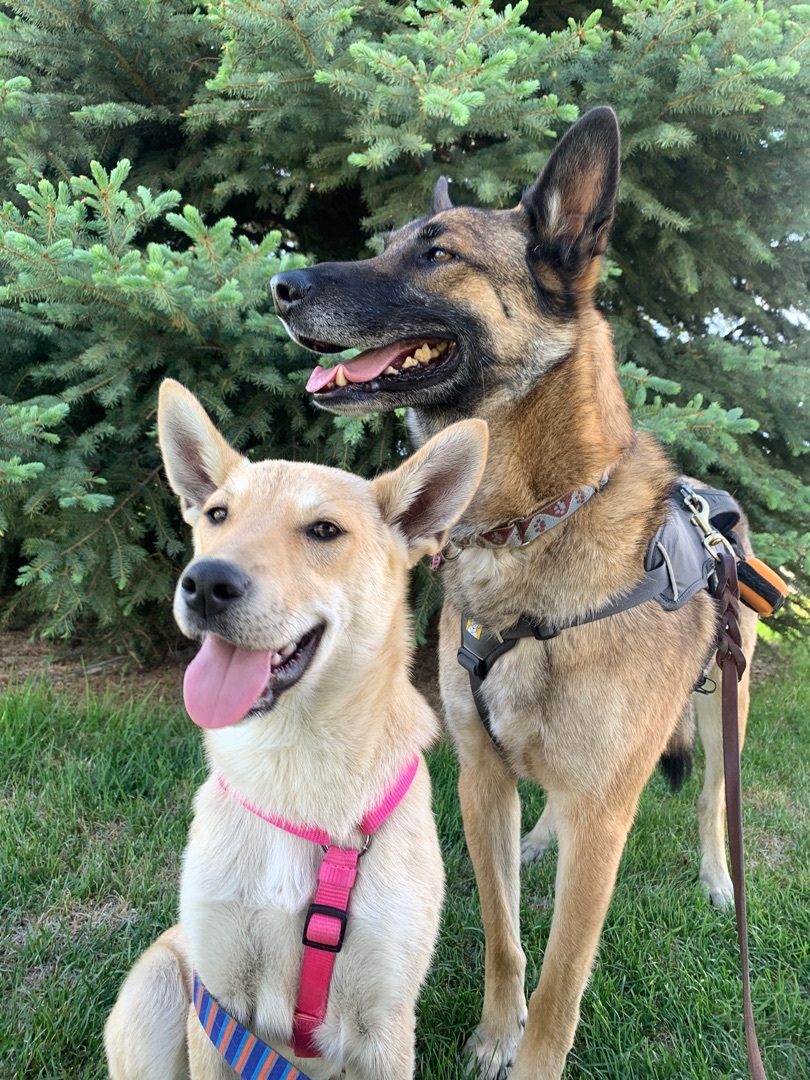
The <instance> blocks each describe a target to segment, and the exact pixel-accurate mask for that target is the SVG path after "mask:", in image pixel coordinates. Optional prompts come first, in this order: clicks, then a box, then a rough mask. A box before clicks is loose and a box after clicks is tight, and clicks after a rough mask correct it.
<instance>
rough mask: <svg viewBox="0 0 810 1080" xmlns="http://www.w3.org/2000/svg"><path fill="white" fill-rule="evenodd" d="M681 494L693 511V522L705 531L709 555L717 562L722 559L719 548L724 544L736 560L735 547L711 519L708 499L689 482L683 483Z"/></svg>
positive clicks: (697, 527) (684, 502)
mask: <svg viewBox="0 0 810 1080" xmlns="http://www.w3.org/2000/svg"><path fill="white" fill-rule="evenodd" d="M681 495H682V497H683V505H684V506H685V507H686V509H687V510H690V511H691V513H692V517H691V522H692V524H693V525H694V526H695V528H696V529H700V531H701V532H702V533H703V546H704V548H705V549H706V551H707V552H708V553H709V555H711V557H712V559H714V561H715V562H719V561H720V552H719V551H718V550H717V548H718V547H720V546H721V545H722V546H723V547H725V548H726V549H727V550H728V551H729V552H730V554H731V555H732V556H733V558H734V561H735V562H736V560H737V555H736V552H735V551H734V548H733V547H732V546H731V544H730V543H729V541H728V540H727V539H726V538H725V536H723V534H722V533H720V532H718V531H717V529H715V528H714V526H713V525H712V523H711V522H710V521H709V504H708V503H707V502H706V500H705V499H704V498H702V497H701V496H700V495H698V494H697V492H696V491H693V490H692V488H691V487H689V485H688V484H682V485H681Z"/></svg>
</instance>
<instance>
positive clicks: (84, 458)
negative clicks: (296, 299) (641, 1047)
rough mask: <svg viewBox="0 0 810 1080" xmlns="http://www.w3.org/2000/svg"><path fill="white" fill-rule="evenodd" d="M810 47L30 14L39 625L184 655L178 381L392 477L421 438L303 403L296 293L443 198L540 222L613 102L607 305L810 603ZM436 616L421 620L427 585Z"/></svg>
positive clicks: (2, 468)
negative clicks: (293, 278) (615, 203)
mask: <svg viewBox="0 0 810 1080" xmlns="http://www.w3.org/2000/svg"><path fill="white" fill-rule="evenodd" d="M808 28H810V7H808V6H799V5H793V6H788V5H786V4H785V3H783V2H782V0H772V2H770V3H768V4H765V3H752V2H750V0H724V2H722V3H718V2H715V0H690V2H689V3H687V2H685V0H618V2H617V3H614V5H613V7H612V8H611V9H610V10H608V11H606V12H605V13H602V12H601V11H592V10H591V9H590V8H589V7H588V6H587V5H585V4H582V3H579V4H576V5H573V6H572V5H568V4H567V5H563V4H561V3H548V4H546V3H540V2H539V0H533V2H532V3H531V4H528V3H527V2H526V0H522V2H521V3H518V4H517V5H516V6H514V7H513V6H512V5H507V6H499V7H497V8H496V7H495V6H494V5H493V3H492V0H460V2H457V3H447V4H442V3H439V2H437V0H420V2H418V3H415V4H390V3H386V2H385V0H371V2H370V3H367V4H364V5H362V6H355V5H350V4H347V3H345V2H344V0H302V2H300V3H298V4H297V6H295V7H291V6H290V5H289V4H287V3H286V2H282V0H263V3H262V4H261V5H257V4H255V3H253V2H249V0H221V2H218V3H213V2H212V3H210V4H209V5H208V10H207V11H201V10H199V9H197V8H195V7H194V6H192V5H190V4H184V3H179V2H177V0H163V2H158V0H136V2H133V3H131V4H128V5H120V4H118V3H116V2H115V0H48V3H44V2H40V0H27V2H26V3H20V4H15V5H4V6H3V7H2V8H0V111H2V116H3V133H4V136H5V147H6V150H5V155H3V156H4V157H5V158H6V165H5V169H4V170H3V168H2V167H0V185H2V187H3V189H4V190H3V195H4V197H5V198H6V199H7V203H6V206H5V207H4V209H3V212H2V219H0V267H2V268H3V269H4V272H5V285H4V286H3V288H2V292H0V320H2V325H3V329H4V331H5V336H6V349H5V350H4V354H3V358H2V359H0V433H2V434H0V440H1V441H0V512H2V514H3V515H4V517H3V518H2V519H0V529H2V530H4V533H5V535H4V537H3V539H2V541H0V543H2V544H3V547H2V548H0V558H1V559H2V563H0V565H1V566H2V572H3V574H4V577H5V594H6V596H7V597H8V599H9V601H11V602H10V605H9V610H10V612H11V615H12V616H14V615H15V613H16V615H17V616H18V617H20V618H21V617H22V616H23V613H27V614H28V615H29V616H31V615H33V616H35V617H36V619H37V620H38V625H39V628H40V629H41V630H44V631H46V632H48V633H58V634H65V633H69V632H71V631H72V630H74V629H75V628H76V627H77V626H81V625H83V623H84V622H86V621H88V620H89V621H90V622H100V623H101V624H103V625H105V626H107V627H109V632H110V635H111V636H113V637H115V638H116V639H118V640H121V638H122V635H123V636H124V637H125V638H126V640H127V641H128V642H129V643H130V644H131V645H132V647H133V648H135V649H136V650H137V648H138V646H137V642H138V641H139V640H140V638H139V635H140V632H141V630H143V629H145V628H148V633H144V635H143V640H144V641H146V640H149V638H150V637H151V636H152V635H153V634H154V629H155V625H156V621H157V622H160V620H161V619H162V620H163V621H162V623H160V625H161V626H162V627H163V628H165V627H166V626H167V624H168V619H167V616H166V611H167V609H166V606H165V605H164V606H163V607H162V608H158V607H156V604H155V601H157V600H158V599H164V598H165V597H167V596H168V595H169V594H170V591H171V581H172V578H173V576H174V574H175V573H176V565H177V562H178V560H179V558H180V557H181V551H182V540H181V536H182V533H181V532H180V530H179V528H178V524H177V520H176V517H175V511H174V508H173V505H172V501H171V500H170V498H169V496H168V494H167V492H166V491H165V487H164V485H163V484H162V481H161V479H160V474H159V469H158V457H157V453H156V450H155V446H154V432H153V430H152V429H153V425H154V395H155V389H156V385H157V383H158V382H159V380H160V378H161V377H162V376H163V375H164V374H172V375H174V376H175V377H177V378H180V379H182V380H184V381H186V382H187V383H188V384H189V385H190V386H191V387H192V389H194V390H195V392H196V393H198V394H200V395H201V396H202V398H203V400H204V401H205V402H206V404H207V406H208V407H210V408H211V409H212V410H213V412H214V414H215V415H216V416H217V417H218V419H219V421H220V422H221V423H222V424H223V426H224V428H225V431H226V434H228V435H229V437H230V438H232V439H234V440H236V441H237V443H238V444H239V445H242V446H243V447H245V448H246V449H247V450H249V451H250V452H255V453H259V454H265V453H270V454H274V455H277V456H290V457H310V458H312V459H316V460H321V461H328V462H330V463H338V464H343V465H347V466H351V467H353V468H356V469H359V470H361V471H367V472H368V471H374V470H375V469H377V468H379V467H381V466H385V465H387V464H389V463H390V462H391V461H392V460H393V459H394V458H395V457H396V456H397V455H401V454H402V453H403V452H404V445H405V444H404V439H403V436H402V430H401V427H400V426H399V421H398V419H397V418H393V417H390V416H380V417H374V418H371V419H368V420H361V419H354V418H343V419H339V420H334V419H330V418H328V417H326V416H324V415H323V414H320V413H318V412H317V411H315V410H314V409H313V408H312V407H311V405H310V404H309V403H308V401H307V400H306V399H305V397H304V395H303V393H302V390H301V383H302V378H303V376H304V375H305V374H306V373H307V372H308V369H309V368H310V367H311V360H308V359H307V354H305V353H303V352H302V351H301V350H299V349H297V348H296V347H295V346H294V345H292V343H290V342H288V341H287V340H286V338H285V336H284V335H283V332H282V331H281V329H280V327H279V325H278V323H277V321H276V320H275V317H274V316H273V315H272V313H271V309H270V305H269V302H268V297H267V283H268V281H269V278H270V277H271V276H272V274H273V273H274V272H276V270H277V269H278V268H279V267H281V266H286V265H293V263H294V261H295V260H300V259H301V258H302V256H303V255H306V256H307V257H313V258H316V259H324V258H334V257H338V258H354V257H357V256H358V255H360V254H363V253H366V254H367V253H368V251H369V250H372V251H373V250H375V249H376V247H377V245H378V244H379V236H380V233H381V232H382V231H383V230H385V229H387V228H390V227H391V226H396V225H399V224H402V223H403V222H404V221H406V220H408V219H409V218H411V217H414V216H418V215H421V214H423V213H425V212H426V210H427V207H428V205H429V200H430V193H431V191H432V187H433V185H434V183H435V181H436V179H437V178H438V177H439V176H440V175H447V176H449V177H450V178H451V180H452V185H453V186H452V189H451V190H452V195H453V198H454V200H455V201H456V202H458V203H463V202H468V203H473V204H478V205H488V206H507V205H513V204H514V203H515V202H516V201H517V198H518V197H519V194H520V191H521V189H522V188H523V187H524V186H525V185H526V184H528V183H530V182H531V181H532V180H533V179H534V177H535V176H536V174H537V172H538V171H539V169H540V168H541V167H542V164H543V162H544V161H545V159H546V157H547V155H548V153H549V151H550V148H551V146H552V145H553V142H554V139H555V137H556V136H558V135H559V134H560V133H561V132H562V131H563V130H564V129H565V127H566V126H567V124H568V123H570V122H571V121H572V120H573V119H575V118H576V116H577V115H579V113H580V112H581V111H583V110H584V109H586V108H588V107H589V106H591V105H593V104H598V103H604V102H607V103H610V104H612V105H613V106H614V107H615V108H616V109H617V112H618V114H619V118H620V121H621V123H622V130H623V140H624V142H623V181H622V189H621V205H620V208H619V217H618V222H617V226H616V230H615V232H614V236H613V240H612V244H611V248H610V250H609V253H608V254H609V257H608V260H607V262H606V269H605V274H604V280H603V288H602V294H601V295H602V302H603V305H604V307H605V309H606V312H607V314H608V316H609V318H610V320H611V324H612V326H613V330H614V336H615V340H616V344H617V349H618V354H619V359H620V362H621V374H622V378H623V382H624V385H625V388H626V392H627V394H628V398H629V400H630V402H631V405H632V407H633V410H634V415H635V419H636V422H637V423H638V424H639V425H640V426H641V427H644V428H647V429H649V430H652V431H654V432H655V433H656V434H657V435H658V436H659V438H661V439H662V440H663V441H664V442H665V443H667V444H668V446H669V448H670V451H671V453H672V454H673V456H674V457H675V459H676V460H677V461H678V462H679V464H680V465H681V466H682V467H683V468H684V469H685V470H687V471H689V472H691V473H692V474H698V475H701V476H703V477H705V478H706V479H708V480H710V481H713V482H715V483H717V484H719V485H721V486H727V487H729V488H730V489H731V490H733V491H734V492H735V493H736V494H738V496H739V497H740V498H741V500H742V501H743V502H744V504H745V505H746V507H747V509H748V511H749V514H750V516H751V518H752V523H753V525H754V529H755V532H756V533H758V536H757V543H758V546H759V548H760V550H761V552H762V554H763V555H764V557H765V558H766V559H767V558H770V559H771V560H772V561H773V562H775V563H776V564H778V565H783V564H784V565H787V566H788V567H789V568H790V570H791V571H792V572H793V573H794V574H795V576H796V582H797V585H798V586H799V587H800V588H803V589H805V591H806V585H807V582H808V578H809V577H810V535H808V533H807V517H808V511H810V488H809V487H808V483H809V482H810V470H808V451H809V450H810V440H809V439H808V435H809V434H810V432H808V425H807V421H806V402H807V399H808V394H807V390H808V381H810V380H808V337H809V335H808V319H807V308H808V303H807V264H808V260H807V238H808V213H810V206H809V204H808V199H807V194H808V190H807V187H808V185H807V176H808V152H807V147H808V145H810V142H809V140H808V135H810V131H809V130H808V129H809V128H810V124H809V123H808V119H809V117H808V113H809V112H810V96H809V95H808V89H810V87H808V81H810V76H808V72H810V58H808V51H809V50H810V44H809V42H810V34H809V33H808ZM122 157H127V158H128V159H130V160H131V166H130V164H129V161H127V162H126V163H122V164H121V165H117V164H116V163H117V162H118V160H119V158H122ZM91 161H95V162H97V163H98V164H96V165H93V166H92V167H91V165H90V162H91ZM175 189H176V190H175ZM181 203H185V204H186V205H185V206H184V208H183V211H182V213H178V212H177V208H178V207H179V206H180V204H181ZM194 205H196V206H197V207H198V208H199V209H197V210H195V209H193V208H192V207H193V206H194ZM298 253H301V254H298ZM66 410H69V412H67V415H64V414H65V412H66ZM56 440H58V441H56ZM15 582H19V583H22V587H21V588H20V586H19V584H15ZM417 594H418V595H417V603H418V609H419V612H420V613H421V615H422V616H424V615H425V614H426V613H427V612H429V610H430V609H431V607H432V606H433V605H434V604H435V603H436V600H437V594H436V590H435V584H434V583H433V582H432V581H431V579H429V577H428V575H427V574H424V575H422V577H420V578H419V579H418V581H417ZM158 611H160V612H162V615H158V614H157V612H158ZM422 621H423V620H422Z"/></svg>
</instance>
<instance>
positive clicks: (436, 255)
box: [427, 247, 453, 263]
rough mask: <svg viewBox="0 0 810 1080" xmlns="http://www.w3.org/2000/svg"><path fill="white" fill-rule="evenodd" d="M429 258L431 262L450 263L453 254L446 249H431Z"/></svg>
mask: <svg viewBox="0 0 810 1080" xmlns="http://www.w3.org/2000/svg"><path fill="white" fill-rule="evenodd" d="M427 257H428V258H429V259H430V261H431V262H437V263H439V262H449V261H450V260H451V259H452V258H453V255H452V252H449V251H447V250H446V248H440V247H435V248H431V249H430V251H429V252H428V254H427Z"/></svg>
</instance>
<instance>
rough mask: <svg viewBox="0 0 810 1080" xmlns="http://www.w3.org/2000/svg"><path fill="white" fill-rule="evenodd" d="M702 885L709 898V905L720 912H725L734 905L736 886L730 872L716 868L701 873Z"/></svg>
mask: <svg viewBox="0 0 810 1080" xmlns="http://www.w3.org/2000/svg"><path fill="white" fill-rule="evenodd" d="M700 883H701V885H702V886H703V888H704V889H705V890H706V892H707V894H708V896H709V903H710V904H711V905H712V907H713V908H717V910H718V911H724V910H725V909H726V908H727V907H730V906H732V905H733V904H734V886H733V885H732V883H731V878H730V877H729V876H728V870H725V869H719V868H715V869H713V870H707V869H703V870H701V872H700Z"/></svg>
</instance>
